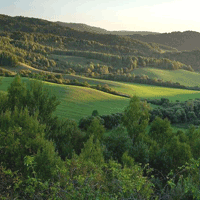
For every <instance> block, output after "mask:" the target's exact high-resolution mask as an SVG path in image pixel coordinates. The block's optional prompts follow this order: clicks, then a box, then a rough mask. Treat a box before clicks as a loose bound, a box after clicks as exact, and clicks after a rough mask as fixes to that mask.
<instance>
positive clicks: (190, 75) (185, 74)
mask: <svg viewBox="0 0 200 200" xmlns="http://www.w3.org/2000/svg"><path fill="white" fill-rule="evenodd" d="M133 73H134V74H135V75H142V74H143V75H147V76H148V77H149V78H152V79H154V78H156V79H163V80H164V81H173V82H178V83H180V84H181V85H185V86H189V87H193V86H200V74H199V73H196V72H189V71H187V70H174V71H172V70H162V69H155V68H140V69H135V70H134V71H133Z"/></svg>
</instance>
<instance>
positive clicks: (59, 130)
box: [46, 119, 87, 160]
mask: <svg viewBox="0 0 200 200" xmlns="http://www.w3.org/2000/svg"><path fill="white" fill-rule="evenodd" d="M46 137H47V138H48V139H49V140H52V141H53V142H54V144H55V146H56V147H55V149H56V151H58V154H59V155H60V157H61V158H62V159H63V160H65V158H68V159H71V157H72V153H73V152H75V153H77V154H80V152H81V149H82V148H83V143H84V142H85V141H86V140H87V138H86V136H85V134H84V133H82V132H81V131H80V129H79V128H78V126H77V124H76V122H74V121H72V120H69V119H66V120H63V121H60V120H58V119H54V120H53V121H52V123H51V130H50V131H49V132H48V134H46Z"/></svg>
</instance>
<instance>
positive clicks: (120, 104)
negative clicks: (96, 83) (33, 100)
mask: <svg viewBox="0 0 200 200" xmlns="http://www.w3.org/2000/svg"><path fill="white" fill-rule="evenodd" d="M12 80H13V78H11V77H8V78H4V79H3V80H2V85H0V90H2V91H7V88H8V86H9V85H10V83H11V82H12ZM22 80H23V81H24V82H25V83H27V84H28V81H29V79H27V78H22ZM44 85H45V87H47V88H48V89H49V90H50V93H51V94H54V95H56V97H57V98H58V99H59V100H60V102H61V103H60V105H59V106H58V107H57V110H56V112H55V115H57V116H59V117H60V118H69V119H74V120H76V121H77V122H78V121H79V120H80V119H81V118H82V117H84V116H89V115H91V114H92V111H93V110H98V112H99V114H100V115H104V114H111V113H117V112H123V110H124V108H125V107H126V106H127V105H128V103H129V99H128V98H124V97H119V96H116V95H111V94H108V93H104V92H101V91H97V90H94V89H91V88H85V87H78V86H68V85H58V84H54V83H48V82H44Z"/></svg>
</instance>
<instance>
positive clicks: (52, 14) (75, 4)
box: [0, 0, 200, 32]
mask: <svg viewBox="0 0 200 200" xmlns="http://www.w3.org/2000/svg"><path fill="white" fill-rule="evenodd" d="M199 7H200V1H198V0H151V1H150V0H88V1H84V0H3V1H2V2H1V4H0V14H6V15H10V16H25V17H35V18H42V19H47V20H49V21H62V22H75V23H84V24H88V25H91V26H96V27H101V28H104V29H107V30H110V31H112V30H128V31H154V32H172V31H186V30H193V31H198V32H200V11H199V10H200V8H199Z"/></svg>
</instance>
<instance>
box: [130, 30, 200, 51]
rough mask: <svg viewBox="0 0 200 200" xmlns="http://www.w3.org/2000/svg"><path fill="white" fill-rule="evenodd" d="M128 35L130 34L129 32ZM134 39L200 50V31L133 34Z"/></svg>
mask: <svg viewBox="0 0 200 200" xmlns="http://www.w3.org/2000/svg"><path fill="white" fill-rule="evenodd" d="M127 35H128V34H127ZM130 37H131V38H133V39H138V40H141V41H143V42H155V43H160V44H164V45H167V46H170V47H174V48H176V49H178V50H179V51H184V50H199V48H200V33H199V32H195V31H184V32H171V33H161V34H155V35H152V34H149V35H139V34H138V35H132V36H130Z"/></svg>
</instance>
